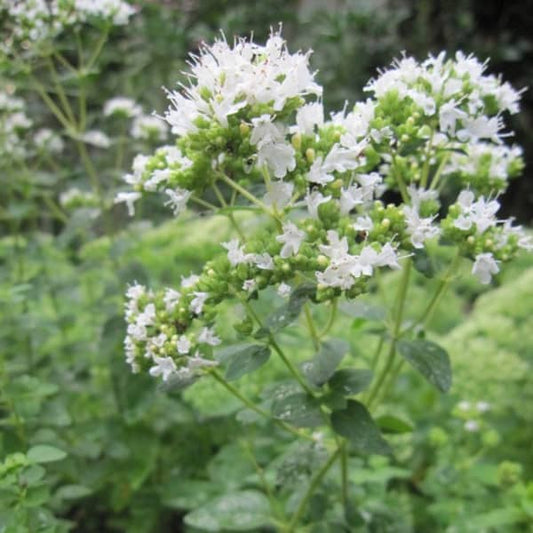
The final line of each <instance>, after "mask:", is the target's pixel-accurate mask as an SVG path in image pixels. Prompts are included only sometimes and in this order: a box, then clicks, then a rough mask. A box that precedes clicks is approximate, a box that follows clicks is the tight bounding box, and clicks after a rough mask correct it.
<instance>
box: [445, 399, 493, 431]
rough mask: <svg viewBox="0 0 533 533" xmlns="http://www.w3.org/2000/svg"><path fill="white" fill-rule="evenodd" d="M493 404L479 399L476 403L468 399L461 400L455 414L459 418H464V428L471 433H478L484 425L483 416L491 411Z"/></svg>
mask: <svg viewBox="0 0 533 533" xmlns="http://www.w3.org/2000/svg"><path fill="white" fill-rule="evenodd" d="M490 409H491V405H490V404H489V403H488V402H484V401H479V402H476V403H472V402H469V401H467V400H462V401H460V402H459V403H458V404H457V405H456V407H455V411H454V414H455V416H456V417H457V418H459V419H461V420H464V429H465V431H468V432H470V433H476V432H478V431H479V430H480V427H481V425H482V422H483V421H482V417H483V415H484V414H485V413H487V412H488V411H490Z"/></svg>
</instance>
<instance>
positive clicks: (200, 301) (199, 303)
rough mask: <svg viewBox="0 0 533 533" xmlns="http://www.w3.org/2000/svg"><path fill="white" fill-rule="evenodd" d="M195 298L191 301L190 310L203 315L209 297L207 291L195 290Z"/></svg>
mask: <svg viewBox="0 0 533 533" xmlns="http://www.w3.org/2000/svg"><path fill="white" fill-rule="evenodd" d="M193 294H194V298H193V299H192V301H191V306H190V310H191V312H192V313H194V314H195V315H201V314H202V310H203V308H204V304H205V302H206V300H207V299H208V298H209V294H208V293H207V292H194V293H193Z"/></svg>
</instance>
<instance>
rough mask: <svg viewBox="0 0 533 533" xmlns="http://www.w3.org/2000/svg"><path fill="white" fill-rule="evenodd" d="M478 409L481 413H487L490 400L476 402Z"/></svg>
mask: <svg viewBox="0 0 533 533" xmlns="http://www.w3.org/2000/svg"><path fill="white" fill-rule="evenodd" d="M476 409H477V410H478V412H480V413H486V412H487V411H489V410H490V403H488V402H477V403H476Z"/></svg>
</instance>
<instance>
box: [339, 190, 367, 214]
mask: <svg viewBox="0 0 533 533" xmlns="http://www.w3.org/2000/svg"><path fill="white" fill-rule="evenodd" d="M363 202H364V200H363V189H362V188H361V187H358V186H357V185H350V186H349V187H348V188H347V189H344V188H343V189H341V197H340V210H341V215H347V214H348V213H349V212H350V211H351V210H352V209H353V208H354V207H355V206H357V205H361V204H363Z"/></svg>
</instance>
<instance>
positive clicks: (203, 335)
mask: <svg viewBox="0 0 533 533" xmlns="http://www.w3.org/2000/svg"><path fill="white" fill-rule="evenodd" d="M198 342H201V343H203V344H209V346H218V345H219V344H220V343H221V342H222V341H221V340H220V339H219V338H218V337H217V336H216V334H215V332H214V330H213V329H212V328H203V329H202V331H200V334H199V335H198Z"/></svg>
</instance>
